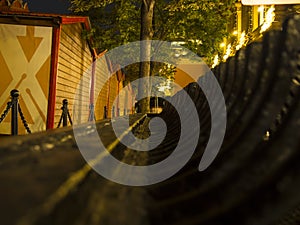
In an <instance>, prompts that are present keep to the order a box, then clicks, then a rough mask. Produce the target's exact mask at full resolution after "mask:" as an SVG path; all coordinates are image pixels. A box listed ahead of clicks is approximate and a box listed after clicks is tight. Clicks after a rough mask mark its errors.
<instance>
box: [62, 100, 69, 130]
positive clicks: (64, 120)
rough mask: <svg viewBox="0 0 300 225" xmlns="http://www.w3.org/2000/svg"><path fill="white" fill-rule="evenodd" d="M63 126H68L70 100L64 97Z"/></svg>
mask: <svg viewBox="0 0 300 225" xmlns="http://www.w3.org/2000/svg"><path fill="white" fill-rule="evenodd" d="M62 111H63V127H66V126H68V100H67V99H64V100H63V107H62Z"/></svg>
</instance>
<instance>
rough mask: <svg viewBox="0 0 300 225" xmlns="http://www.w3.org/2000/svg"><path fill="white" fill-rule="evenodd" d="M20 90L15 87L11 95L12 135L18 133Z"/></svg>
mask: <svg viewBox="0 0 300 225" xmlns="http://www.w3.org/2000/svg"><path fill="white" fill-rule="evenodd" d="M19 95H20V94H19V91H18V90H16V89H14V90H12V91H11V92H10V96H11V103H12V107H11V135H13V136H15V135H18V102H19Z"/></svg>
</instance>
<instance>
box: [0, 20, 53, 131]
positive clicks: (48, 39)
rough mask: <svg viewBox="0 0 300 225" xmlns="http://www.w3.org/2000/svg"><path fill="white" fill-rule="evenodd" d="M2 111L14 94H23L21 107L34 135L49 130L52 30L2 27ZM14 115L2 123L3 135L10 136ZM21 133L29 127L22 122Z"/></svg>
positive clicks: (0, 66) (19, 26)
mask: <svg viewBox="0 0 300 225" xmlns="http://www.w3.org/2000/svg"><path fill="white" fill-rule="evenodd" d="M0 36H1V39H0V68H1V86H0V112H1V113H2V112H3V111H4V109H5V107H6V104H7V102H8V101H10V91H11V90H13V89H17V90H19V92H20V106H21V109H22V111H23V113H24V116H25V118H26V120H27V122H28V124H29V127H30V129H31V131H32V132H37V131H42V130H45V129H46V118H47V105H48V94H49V93H48V91H49V78H50V61H51V60H50V59H51V45H52V28H51V27H40V26H25V25H11V24H0ZM10 130H11V128H10V113H9V115H8V117H7V118H6V119H5V120H4V121H3V122H2V123H1V124H0V133H1V134H10ZM19 134H25V128H24V126H23V125H22V123H21V121H20V119H19Z"/></svg>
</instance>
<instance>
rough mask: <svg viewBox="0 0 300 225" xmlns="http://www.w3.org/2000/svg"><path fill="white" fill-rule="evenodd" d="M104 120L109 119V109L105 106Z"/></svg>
mask: <svg viewBox="0 0 300 225" xmlns="http://www.w3.org/2000/svg"><path fill="white" fill-rule="evenodd" d="M104 119H107V107H106V106H104Z"/></svg>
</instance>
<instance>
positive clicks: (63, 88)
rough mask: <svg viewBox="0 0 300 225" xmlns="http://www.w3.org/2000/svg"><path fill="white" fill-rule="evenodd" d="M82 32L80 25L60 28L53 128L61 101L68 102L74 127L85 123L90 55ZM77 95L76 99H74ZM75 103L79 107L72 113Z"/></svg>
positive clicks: (59, 110) (59, 114)
mask: <svg viewBox="0 0 300 225" xmlns="http://www.w3.org/2000/svg"><path fill="white" fill-rule="evenodd" d="M82 30H83V28H82V25H81V24H80V23H76V24H68V25H63V26H62V31H61V39H60V40H61V41H60V50H59V58H58V76H57V86H56V106H55V122H54V127H56V126H57V124H58V122H59V119H60V116H61V106H62V100H63V99H68V101H69V111H70V114H71V117H72V119H73V121H75V122H76V123H84V122H87V121H88V116H89V103H90V99H89V98H90V79H91V64H92V55H91V51H90V49H89V47H88V44H87V42H86V41H85V40H84V39H83V38H82V36H81V35H82ZM76 91H77V92H78V95H76V96H77V97H76V99H75V93H76ZM74 100H76V101H78V103H79V104H77V103H76V105H77V106H78V107H77V108H76V109H75V110H74V111H73V106H74Z"/></svg>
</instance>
